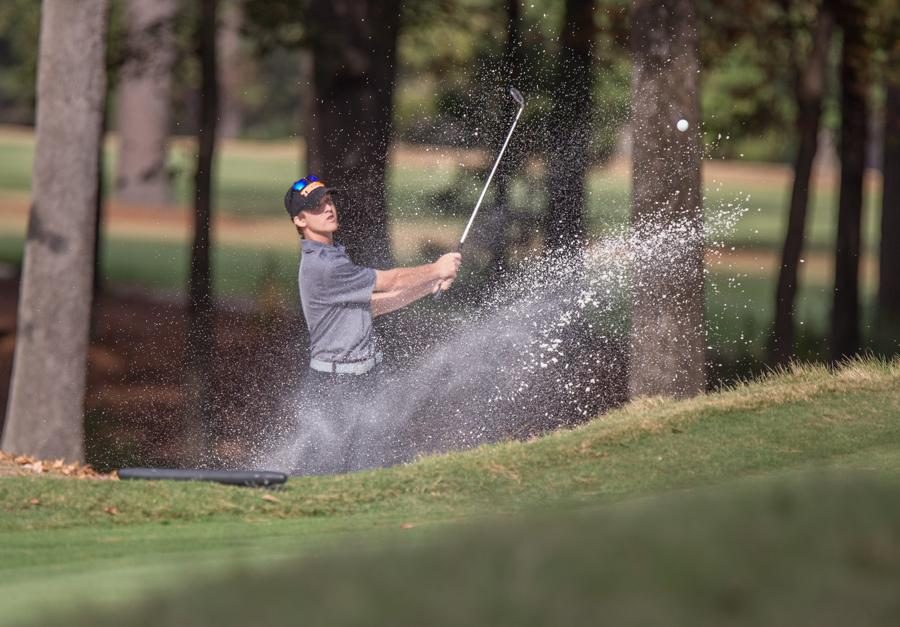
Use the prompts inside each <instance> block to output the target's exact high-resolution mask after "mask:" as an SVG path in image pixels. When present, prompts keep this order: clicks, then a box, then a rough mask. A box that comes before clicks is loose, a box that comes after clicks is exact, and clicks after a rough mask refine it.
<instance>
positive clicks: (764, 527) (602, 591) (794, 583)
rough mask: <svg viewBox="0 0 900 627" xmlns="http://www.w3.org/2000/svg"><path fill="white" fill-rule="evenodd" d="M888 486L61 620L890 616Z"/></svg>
mask: <svg viewBox="0 0 900 627" xmlns="http://www.w3.org/2000/svg"><path fill="white" fill-rule="evenodd" d="M898 489H900V482H898V481H896V480H894V481H884V480H880V479H877V478H872V477H869V476H861V477H852V478H849V479H848V478H844V477H834V476H829V475H824V476H821V475H816V476H810V477H805V478H803V479H802V480H796V479H795V480H792V481H789V482H777V483H775V482H752V483H747V484H739V485H737V486H731V487H730V488H728V489H721V488H720V489H717V490H704V491H699V492H696V493H687V494H678V495H672V496H667V497H663V498H656V499H651V500H646V501H642V502H636V503H629V504H627V505H619V506H612V507H610V506H606V507H596V508H590V509H587V510H583V511H572V510H569V509H563V510H562V511H557V512H555V513H554V514H553V515H547V514H544V515H531V516H528V517H526V518H521V519H512V520H510V519H504V520H499V521H492V522H491V523H490V524H479V525H476V526H470V527H466V528H462V529H458V528H451V529H445V530H442V532H443V533H441V534H440V535H439V534H437V533H431V534H429V535H427V536H425V537H424V538H421V537H420V538H414V539H411V538H409V537H406V538H400V537H399V536H398V535H396V534H395V535H394V536H391V537H388V538H385V540H384V543H383V544H382V545H379V546H377V547H374V548H373V547H372V546H371V545H365V544H359V543H352V542H351V543H350V545H349V547H345V548H344V549H343V550H334V549H332V550H329V551H326V552H324V553H320V554H318V555H313V556H309V555H307V556H306V557H304V558H302V559H293V560H285V561H278V562H274V563H272V562H269V563H268V564H264V563H260V562H258V561H257V562H251V563H250V564H249V565H244V566H242V567H241V568H240V569H236V568H234V567H232V568H224V569H222V570H221V571H220V572H219V573H218V574H217V575H216V576H214V577H212V578H209V579H207V580H205V581H203V582H202V583H200V584H199V585H192V586H189V587H185V588H183V589H177V590H174V591H169V592H163V591H160V592H157V593H155V594H152V595H150V597H151V598H150V599H148V600H145V601H143V602H142V603H140V604H138V605H137V606H136V607H132V608H128V609H127V610H125V611H121V610H119V611H108V610H107V611H106V612H103V611H97V610H94V611H92V612H87V613H82V614H81V615H76V616H75V617H74V618H72V617H71V616H67V617H66V623H67V624H74V625H100V626H102V625H122V624H128V625H147V626H154V627H156V626H167V625H171V626H173V627H175V626H178V625H183V624H185V623H186V621H189V622H190V624H192V625H210V626H213V625H215V626H222V625H226V626H227V625H235V626H238V625H261V624H264V625H292V624H297V623H298V621H299V622H302V624H304V625H329V626H331V625H360V624H367V625H396V626H400V625H410V626H413V625H423V624H425V625H464V624H476V625H488V624H489V625H515V626H517V627H518V626H523V625H524V626H529V625H535V626H536V625H588V624H596V623H597V622H598V617H602V619H601V621H602V624H613V625H675V626H677V625H684V626H691V627H694V626H697V625H710V626H714V625H722V624H729V625H748V626H749V625H754V626H755V625H771V626H780V625H784V626H786V627H787V626H791V627H794V626H796V625H842V624H843V625H850V624H852V625H885V626H887V625H893V624H895V622H894V621H895V620H896V616H897V613H898V611H900V600H898V597H897V595H896V590H897V588H898V586H900V550H898V549H900V499H897V498H896V496H897V493H898ZM57 616H59V615H57ZM46 624H52V621H48V622H47V623H46Z"/></svg>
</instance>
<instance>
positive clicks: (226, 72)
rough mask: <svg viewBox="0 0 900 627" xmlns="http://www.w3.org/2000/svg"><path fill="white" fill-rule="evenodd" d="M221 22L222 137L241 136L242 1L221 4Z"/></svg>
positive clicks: (242, 77)
mask: <svg viewBox="0 0 900 627" xmlns="http://www.w3.org/2000/svg"><path fill="white" fill-rule="evenodd" d="M221 13H222V25H221V28H220V29H219V35H218V42H219V43H218V45H219V50H218V54H219V59H220V61H221V62H220V63H219V64H218V65H219V91H220V94H221V95H220V98H221V99H220V104H221V110H222V113H221V116H220V117H221V119H220V121H219V125H218V127H219V137H238V136H239V135H240V134H241V127H242V126H243V109H242V105H241V86H242V84H243V82H244V71H245V66H244V62H243V61H244V57H243V50H242V49H241V24H242V23H243V20H244V15H243V12H242V9H241V3H240V2H239V1H238V0H230V1H229V2H225V3H224V4H223V6H222V11H221Z"/></svg>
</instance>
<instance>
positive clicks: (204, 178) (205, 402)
mask: <svg viewBox="0 0 900 627" xmlns="http://www.w3.org/2000/svg"><path fill="white" fill-rule="evenodd" d="M217 17H218V0H202V3H201V9H200V18H199V23H198V31H197V37H198V46H197V49H198V51H199V55H200V68H201V69H200V72H201V88H200V119H199V121H198V134H197V143H198V147H197V148H198V149H197V171H196V173H195V176H194V185H195V197H194V241H193V245H192V247H191V268H190V279H189V281H190V285H189V297H190V298H189V303H188V315H189V317H188V337H187V355H186V357H187V360H186V361H187V364H186V365H187V373H188V375H187V376H188V386H189V391H190V394H191V398H190V403H191V410H192V412H193V419H192V423H193V424H192V425H191V427H192V429H193V433H194V434H195V435H196V437H197V439H196V441H195V444H196V446H197V450H196V451H195V452H196V454H197V455H198V457H199V458H200V459H201V460H202V461H205V462H206V463H210V462H211V459H210V452H211V451H210V449H211V446H212V442H211V440H210V438H211V436H212V431H213V425H212V420H213V411H212V355H213V346H214V344H215V317H214V311H213V296H212V267H211V263H210V242H211V240H212V233H211V231H212V220H211V217H212V176H213V172H212V169H213V157H214V155H215V148H216V121H217V119H218V109H219V89H218V75H217V71H216V66H217V56H216V30H217V28H216V26H217V23H216V20H217Z"/></svg>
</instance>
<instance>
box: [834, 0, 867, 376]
mask: <svg viewBox="0 0 900 627" xmlns="http://www.w3.org/2000/svg"><path fill="white" fill-rule="evenodd" d="M838 11H839V12H838V13H836V15H835V17H836V18H837V21H838V23H840V24H841V26H842V27H843V31H844V43H843V46H842V52H841V148H840V152H841V191H840V198H839V207H838V224H837V241H836V245H835V267H834V299H833V311H832V321H831V324H832V327H831V328H832V332H831V336H832V344H831V355H832V359H833V360H835V361H837V360H839V359H841V358H843V357H847V356H849V355H854V354H856V353H857V352H859V349H860V334H859V256H860V249H861V244H862V237H861V226H862V209H863V175H864V173H865V156H866V142H867V137H868V126H869V125H868V97H867V91H868V87H869V85H868V71H869V70H868V66H869V50H868V48H867V47H866V42H865V39H864V32H863V22H864V17H865V16H864V13H863V12H864V9H863V8H861V7H860V6H859V5H858V4H857V2H856V1H855V0H846V1H845V2H840V3H838Z"/></svg>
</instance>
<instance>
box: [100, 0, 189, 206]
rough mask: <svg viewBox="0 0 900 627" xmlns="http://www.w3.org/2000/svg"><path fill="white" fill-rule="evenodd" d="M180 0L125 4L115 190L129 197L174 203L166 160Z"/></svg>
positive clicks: (130, 199)
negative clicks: (123, 58)
mask: <svg viewBox="0 0 900 627" xmlns="http://www.w3.org/2000/svg"><path fill="white" fill-rule="evenodd" d="M178 1H179V0H128V2H127V4H126V10H125V32H126V38H125V41H126V43H125V61H124V63H123V64H122V68H121V70H120V72H119V83H120V84H119V101H118V132H119V158H118V161H117V168H116V169H117V172H116V182H115V195H116V197H117V198H119V199H121V200H124V201H127V202H133V203H142V204H168V203H171V202H173V196H172V182H171V177H170V173H169V171H168V168H167V166H166V163H167V154H168V138H169V130H170V129H169V126H170V122H171V115H172V97H171V95H172V87H171V86H172V70H173V67H174V65H175V60H176V57H177V46H176V41H175V17H176V14H177V12H178Z"/></svg>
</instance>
